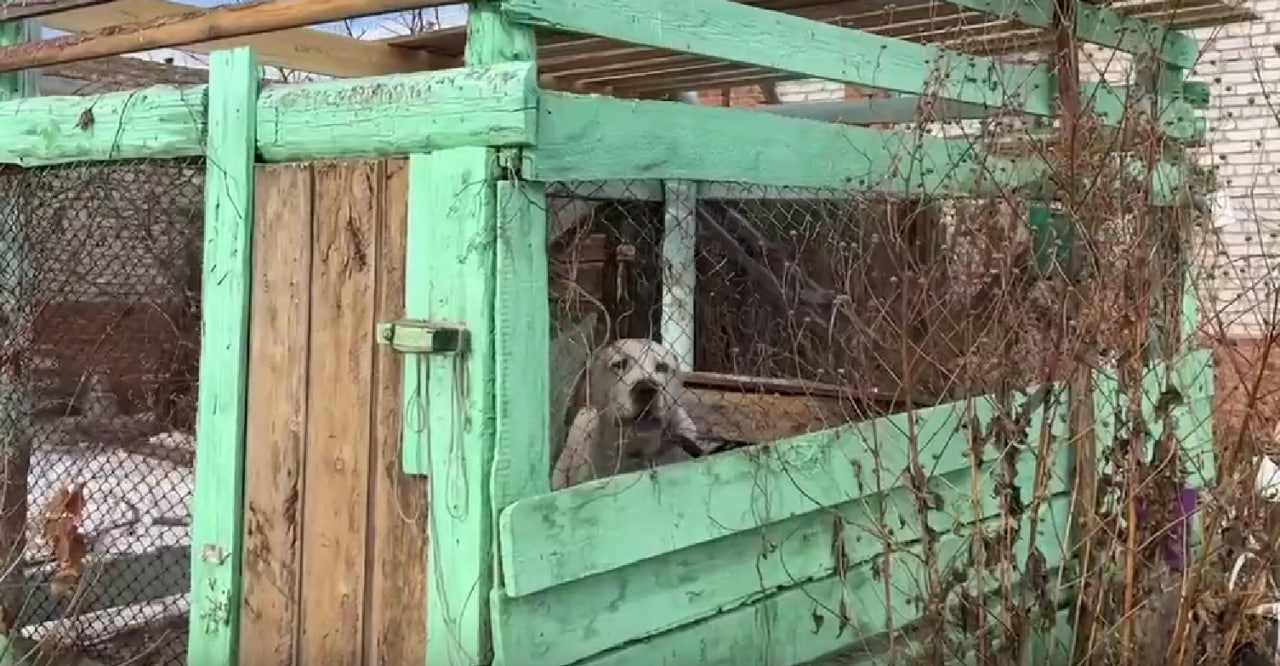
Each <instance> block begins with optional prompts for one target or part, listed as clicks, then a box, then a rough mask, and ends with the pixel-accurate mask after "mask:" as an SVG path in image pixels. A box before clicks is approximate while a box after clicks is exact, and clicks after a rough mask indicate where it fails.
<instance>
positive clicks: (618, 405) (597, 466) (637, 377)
mask: <svg viewBox="0 0 1280 666" xmlns="http://www.w3.org/2000/svg"><path fill="white" fill-rule="evenodd" d="M683 380H684V377H683V374H682V373H681V372H680V370H679V359H677V358H676V356H675V354H673V353H672V352H671V351H670V350H669V349H667V348H666V347H664V346H662V345H661V344H659V343H657V342H654V341H653V340H647V339H641V338H626V339H622V340H616V341H614V342H612V343H610V344H608V345H606V346H604V347H602V348H600V349H598V350H596V352H595V353H593V354H592V355H591V359H590V362H589V363H588V366H587V378H586V404H585V405H584V406H583V407H582V409H580V410H578V413H577V414H576V415H575V416H574V419H573V424H572V425H570V426H569V433H568V435H567V436H566V438H565V445H564V449H563V450H562V451H561V452H560V457H559V458H558V459H557V460H556V464H555V468H554V469H553V470H552V474H551V488H552V489H553V490H560V489H562V488H568V487H570V486H574V485H577V484H579V483H585V482H587V481H590V480H592V479H598V478H603V477H606V476H612V475H615V474H625V473H627V472H634V471H637V470H641V469H647V468H650V467H655V466H658V465H666V464H670V463H674V462H680V461H682V460H688V459H690V455H689V454H688V453H686V450H688V448H689V447H690V446H695V445H696V444H695V443H696V442H697V441H698V430H697V427H696V426H695V425H694V423H693V419H691V418H689V415H688V413H686V412H685V410H684V408H683V407H681V406H680V404H679V399H680V396H681V394H682V393H683V391H684V381H683Z"/></svg>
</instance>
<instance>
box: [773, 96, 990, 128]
mask: <svg viewBox="0 0 1280 666" xmlns="http://www.w3.org/2000/svg"><path fill="white" fill-rule="evenodd" d="M757 109H758V110H760V111H763V112H765V113H772V114H774V115H779V116H786V117H788V118H805V119H807V120H822V121H826V122H840V123H848V124H850V125H871V124H875V123H911V122H918V121H921V120H926V121H929V120H962V119H967V118H986V117H989V116H994V115H997V114H999V113H1001V111H1000V109H991V108H988V107H985V106H981V105H979V104H967V103H965V102H953V101H948V100H934V99H930V98H927V97H922V96H918V95H901V96H897V97H875V98H872V99H866V100H859V101H847V102H846V101H840V102H795V103H789V104H771V105H768V106H760V107H757Z"/></svg>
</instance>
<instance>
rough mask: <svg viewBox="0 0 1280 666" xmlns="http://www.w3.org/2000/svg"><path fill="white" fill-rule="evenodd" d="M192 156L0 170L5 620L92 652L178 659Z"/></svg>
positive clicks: (194, 216)
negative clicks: (21, 526) (23, 527)
mask: <svg viewBox="0 0 1280 666" xmlns="http://www.w3.org/2000/svg"><path fill="white" fill-rule="evenodd" d="M203 168H204V167H203V160H202V159H195V158H193V159H189V160H143V161H131V162H107V163H93V164H73V165H68V166H54V167H41V168H30V169H16V168H12V169H5V170H4V171H0V326H3V340H4V348H3V350H4V351H3V358H4V364H3V368H2V369H0V432H2V433H3V441H4V442H5V448H4V451H3V452H4V455H5V456H6V459H5V463H6V465H5V467H4V469H5V478H4V483H5V489H4V493H3V498H4V507H3V508H4V514H3V515H4V521H5V526H4V527H0V534H3V535H4V540H5V543H3V544H0V546H2V547H3V552H5V553H6V557H7V558H8V559H7V560H6V562H7V568H6V570H7V571H8V576H7V579H5V580H3V585H4V587H3V591H4V595H3V601H4V613H5V620H6V622H7V623H9V624H10V626H16V627H17V629H18V631H19V632H20V633H21V634H22V635H24V636H26V637H28V638H31V639H35V640H37V641H39V642H40V644H41V645H42V646H44V647H46V648H51V649H65V650H71V651H75V652H78V653H82V654H84V655H86V656H88V657H90V658H93V659H96V660H99V661H101V662H102V663H107V664H118V663H130V664H162V663H175V664H176V663H181V662H183V661H184V660H185V657H184V655H185V648H186V627H187V619H186V614H187V604H188V600H187V592H188V588H189V584H188V579H189V559H188V553H189V547H190V545H189V526H190V502H191V497H192V464H193V458H194V453H195V447H194V427H195V407H196V378H197V374H198V367H199V335H200V308H199V303H200V300H199V298H200V262H201V240H200V239H201V221H202V219H203V206H204V199H203V182H204V174H203ZM23 522H25V524H26V526H27V527H26V529H25V530H23V529H19V527H18V526H19V525H21V524H22V523H23ZM20 535H25V539H23V538H21V537H20ZM24 541H25V543H24Z"/></svg>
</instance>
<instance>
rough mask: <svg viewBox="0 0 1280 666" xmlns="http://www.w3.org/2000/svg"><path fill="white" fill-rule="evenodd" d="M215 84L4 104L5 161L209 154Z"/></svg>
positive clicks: (0, 114) (0, 137)
mask: <svg viewBox="0 0 1280 666" xmlns="http://www.w3.org/2000/svg"><path fill="white" fill-rule="evenodd" d="M207 91H208V86H193V87H190V88H175V87H172V86H157V87H154V88H145V89H143V90H135V91H130V92H121V93H110V94H106V95H94V96H89V97H74V96H72V97H36V98H32V99H25V100H21V101H10V102H0V164H16V165H20V166H38V165H42V164H61V163H67V162H76V161H96V160H126V159H138V158H145V157H152V158H154V157H184V156H188V155H199V154H201V153H203V152H204V134H205V95H206V94H207Z"/></svg>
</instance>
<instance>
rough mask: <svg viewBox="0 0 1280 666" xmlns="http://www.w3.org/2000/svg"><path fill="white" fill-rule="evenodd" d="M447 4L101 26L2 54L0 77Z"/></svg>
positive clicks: (266, 4)
mask: <svg viewBox="0 0 1280 666" xmlns="http://www.w3.org/2000/svg"><path fill="white" fill-rule="evenodd" d="M448 2H450V0H255V1H253V2H245V3H238V4H233V5H221V6H217V7H210V8H198V7H190V8H189V9H188V11H183V12H179V13H176V14H171V15H168V16H162V17H159V18H153V19H142V20H140V21H139V20H134V21H130V22H126V23H123V24H116V25H99V26H96V27H95V29H93V30H89V31H86V32H82V33H77V34H73V35H65V36H62V37H53V38H50V39H46V40H43V41H41V42H38V43H33V44H29V45H27V46H26V47H25V48H7V49H0V71H12V70H18V69H25V68H28V67H45V66H47V65H54V64H58V63H66V62H78V61H83V60H93V59H95V58H103V57H106V56H113V55H122V54H126V53H138V52H142V51H149V50H151V49H163V48H172V47H176V46H186V45H188V44H196V43H199V42H209V41H213V40H217V39H228V38H235V37H244V36H248V35H258V34H262V33H266V32H274V31H277V30H288V29H290V28H300V27H303V26H308V25H313V24H317V23H327V22H329V21H341V20H344V19H356V18H364V17H366V16H372V15H375V14H381V13H384V12H393V11H398V10H402V9H414V8H418V7H426V6H431V5H436V6H438V5H442V4H447V3H448Z"/></svg>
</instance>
